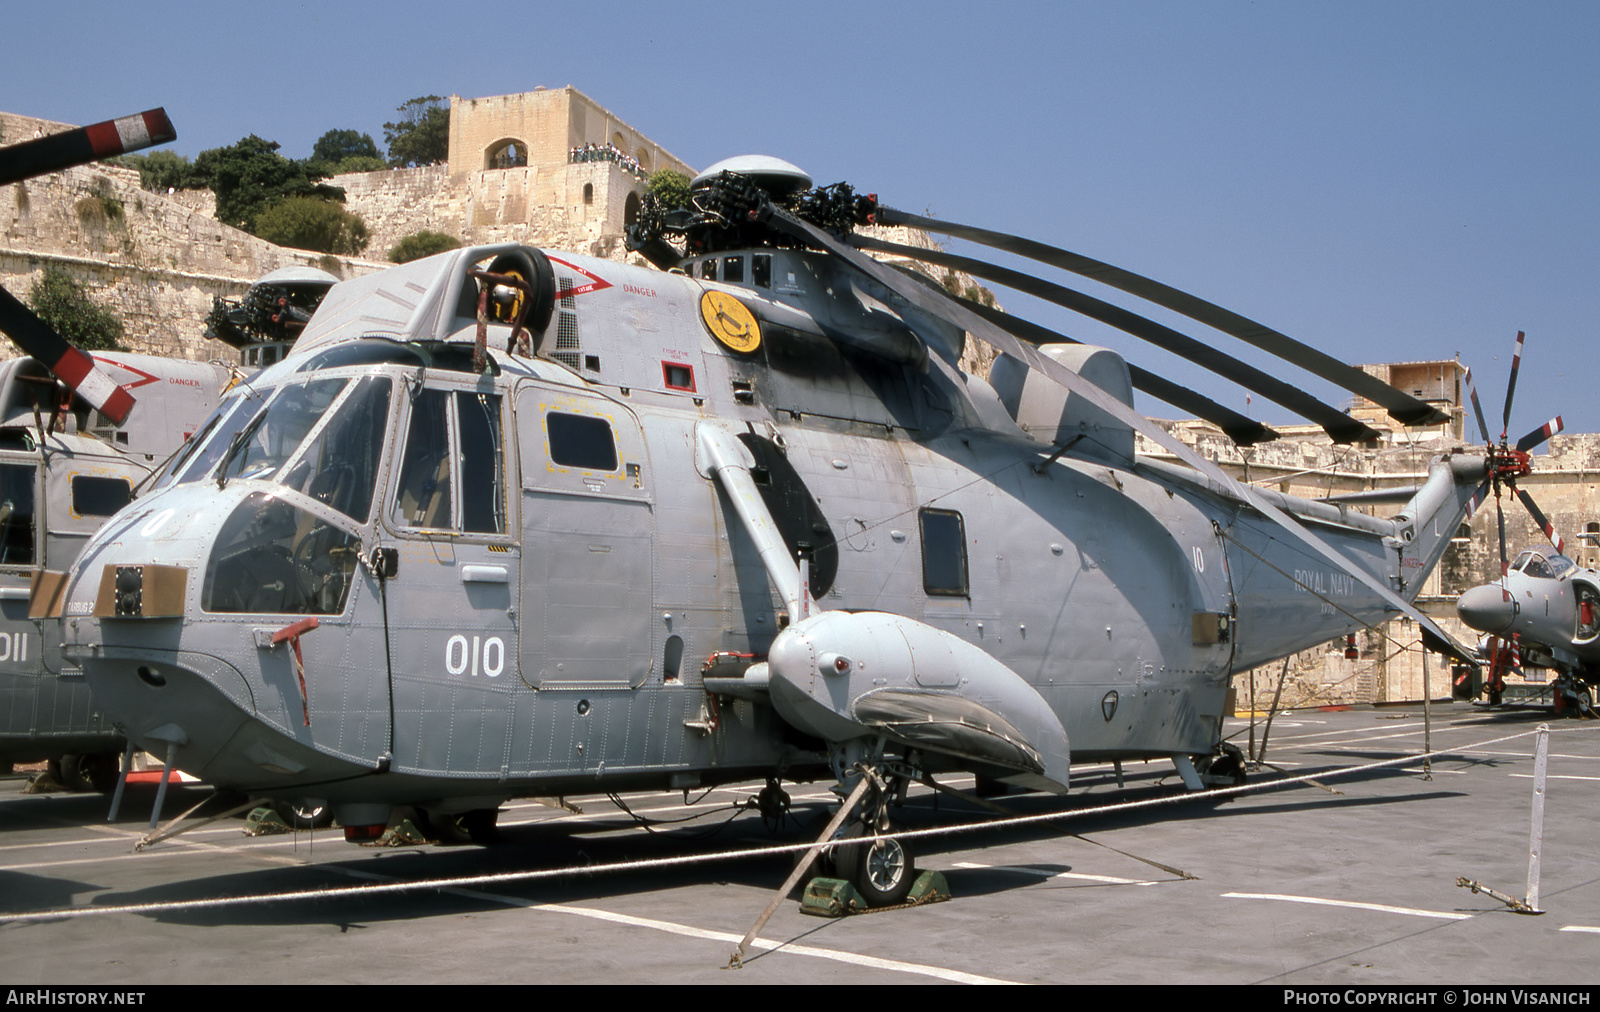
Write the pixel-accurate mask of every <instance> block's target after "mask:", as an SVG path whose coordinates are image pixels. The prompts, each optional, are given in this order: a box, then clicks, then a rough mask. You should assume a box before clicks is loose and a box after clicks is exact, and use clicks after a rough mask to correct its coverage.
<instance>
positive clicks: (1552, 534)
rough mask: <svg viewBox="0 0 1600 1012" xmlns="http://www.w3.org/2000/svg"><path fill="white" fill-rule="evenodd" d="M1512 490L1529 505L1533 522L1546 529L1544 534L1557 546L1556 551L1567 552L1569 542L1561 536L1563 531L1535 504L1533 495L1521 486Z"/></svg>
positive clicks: (1542, 529)
mask: <svg viewBox="0 0 1600 1012" xmlns="http://www.w3.org/2000/svg"><path fill="white" fill-rule="evenodd" d="M1512 491H1514V492H1516V493H1517V498H1518V499H1521V500H1522V505H1524V506H1526V507H1528V515H1529V516H1531V517H1533V522H1534V523H1536V524H1538V525H1539V529H1540V530H1541V531H1544V536H1545V537H1547V538H1549V539H1550V543H1551V544H1552V545H1555V546H1556V551H1558V552H1561V553H1562V554H1565V553H1566V550H1567V542H1566V541H1565V540H1564V539H1563V538H1562V537H1561V532H1560V531H1557V530H1556V527H1555V524H1552V523H1551V522H1550V521H1549V519H1548V518H1546V517H1545V515H1544V512H1543V511H1541V510H1540V509H1539V507H1538V506H1536V505H1534V502H1533V496H1531V495H1529V494H1528V493H1526V492H1524V491H1523V490H1522V489H1520V488H1514V489H1512Z"/></svg>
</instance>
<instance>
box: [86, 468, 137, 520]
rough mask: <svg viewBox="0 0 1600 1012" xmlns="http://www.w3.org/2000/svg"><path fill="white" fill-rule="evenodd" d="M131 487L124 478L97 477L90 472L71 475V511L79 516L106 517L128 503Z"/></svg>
mask: <svg viewBox="0 0 1600 1012" xmlns="http://www.w3.org/2000/svg"><path fill="white" fill-rule="evenodd" d="M132 499H133V487H132V486H131V485H129V484H128V479H126V478H97V477H95V476H94V475H92V474H75V475H73V476H72V512H73V514H74V515H76V516H80V517H108V516H110V515H111V514H113V513H115V512H116V511H117V510H120V509H121V508H122V507H124V506H126V505H128V503H129V502H130V501H132Z"/></svg>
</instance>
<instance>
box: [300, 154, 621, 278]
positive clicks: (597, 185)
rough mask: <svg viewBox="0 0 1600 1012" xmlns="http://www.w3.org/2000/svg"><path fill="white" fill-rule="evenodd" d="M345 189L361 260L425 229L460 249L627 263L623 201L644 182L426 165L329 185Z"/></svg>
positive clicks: (611, 168)
mask: <svg viewBox="0 0 1600 1012" xmlns="http://www.w3.org/2000/svg"><path fill="white" fill-rule="evenodd" d="M329 182H330V183H332V184H333V185H335V186H342V187H344V190H345V203H346V206H347V207H348V208H349V209H350V210H352V211H354V212H356V213H357V214H359V215H361V217H362V218H363V219H364V220H365V221H366V223H367V228H368V229H370V230H371V232H372V239H371V242H370V244H369V245H368V247H367V254H368V256H369V257H371V258H373V259H383V258H385V257H387V256H388V254H389V251H390V250H391V249H393V248H394V245H395V243H397V242H399V241H400V240H401V239H402V238H404V237H405V236H407V235H410V234H411V233H413V232H418V231H421V230H423V229H430V230H432V231H435V232H444V233H446V234H447V235H453V236H455V237H456V238H458V239H460V240H461V241H462V242H463V243H464V244H466V245H476V244H480V243H492V242H523V243H528V244H529V245H534V246H546V247H550V248H553V249H566V250H571V251H573V252H575V253H586V254H589V255H591V256H600V257H610V258H612V259H615V260H619V261H622V260H626V259H627V255H626V251H625V250H624V249H623V236H624V233H625V230H626V225H625V220H626V217H627V214H628V207H629V201H630V199H632V200H639V199H642V198H643V195H644V191H645V188H646V187H645V181H644V180H642V179H640V178H638V177H637V176H634V175H632V174H631V173H628V172H625V171H623V170H622V169H621V168H620V167H619V166H617V165H615V164H613V163H610V162H586V163H580V164H576V165H569V164H567V163H565V162H562V163H561V164H558V165H533V166H528V167H524V168H513V169H487V170H482V171H477V172H468V173H452V172H451V171H450V170H449V168H448V167H447V166H443V165H430V166H425V167H422V168H413V169H394V170H390V171H386V172H356V173H350V174H347V175H342V176H335V177H334V178H333V179H331V180H329Z"/></svg>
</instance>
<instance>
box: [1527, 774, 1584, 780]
mask: <svg viewBox="0 0 1600 1012" xmlns="http://www.w3.org/2000/svg"><path fill="white" fill-rule="evenodd" d="M1507 776H1512V777H1516V778H1517V779H1519V780H1532V779H1533V774H1532V773H1509V774H1507ZM1545 779H1546V780H1600V777H1585V776H1579V775H1578V774H1576V773H1546V774H1545Z"/></svg>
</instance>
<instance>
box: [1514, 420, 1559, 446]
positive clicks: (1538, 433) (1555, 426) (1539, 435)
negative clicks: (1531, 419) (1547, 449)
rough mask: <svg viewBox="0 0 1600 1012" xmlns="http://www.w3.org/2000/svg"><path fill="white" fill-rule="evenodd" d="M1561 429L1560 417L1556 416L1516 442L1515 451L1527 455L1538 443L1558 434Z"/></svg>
mask: <svg viewBox="0 0 1600 1012" xmlns="http://www.w3.org/2000/svg"><path fill="white" fill-rule="evenodd" d="M1562 428H1563V425H1562V423H1561V416H1560V415H1557V416H1555V417H1554V418H1552V419H1550V420H1549V421H1548V422H1545V423H1544V424H1543V425H1541V426H1539V427H1538V428H1537V429H1534V430H1533V431H1532V432H1530V433H1528V434H1527V435H1526V436H1523V437H1522V438H1521V439H1519V440H1517V449H1519V450H1521V451H1522V452H1523V453H1527V452H1528V451H1529V450H1531V449H1533V448H1534V447H1535V446H1538V445H1539V444H1540V443H1542V442H1544V441H1545V440H1547V439H1549V438H1550V437H1551V436H1553V435H1555V434H1556V433H1558V432H1560V431H1561V430H1562Z"/></svg>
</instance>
